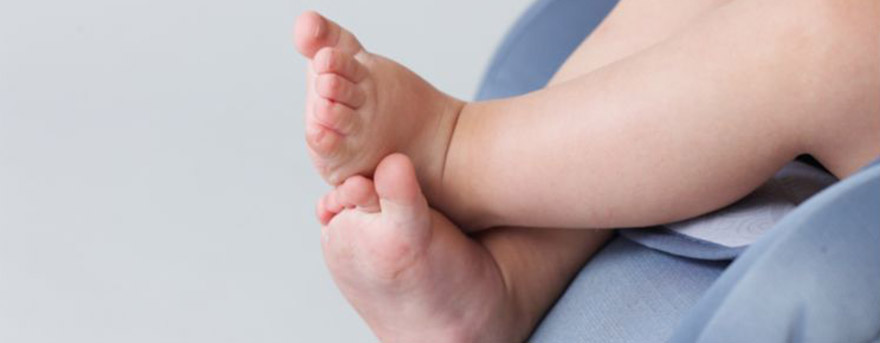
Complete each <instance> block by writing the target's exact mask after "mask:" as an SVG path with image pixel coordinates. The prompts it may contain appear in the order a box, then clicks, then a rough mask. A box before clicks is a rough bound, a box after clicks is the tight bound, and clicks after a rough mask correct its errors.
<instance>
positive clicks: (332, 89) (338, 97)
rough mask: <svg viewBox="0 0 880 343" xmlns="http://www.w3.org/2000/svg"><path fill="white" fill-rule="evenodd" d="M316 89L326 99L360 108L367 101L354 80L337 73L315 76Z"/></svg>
mask: <svg viewBox="0 0 880 343" xmlns="http://www.w3.org/2000/svg"><path fill="white" fill-rule="evenodd" d="M315 91H316V92H317V93H318V95H319V96H321V97H322V98H324V99H328V100H332V101H335V102H339V103H342V104H345V105H346V106H348V107H351V108H355V109H356V108H359V107H361V106H362V105H363V104H364V102H365V101H366V95H365V94H364V92H363V90H362V89H360V87H358V86H357V85H355V84H354V83H353V82H351V81H349V80H348V79H346V78H344V77H342V76H339V75H336V74H321V75H318V77H317V78H315Z"/></svg>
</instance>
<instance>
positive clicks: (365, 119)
mask: <svg viewBox="0 0 880 343" xmlns="http://www.w3.org/2000/svg"><path fill="white" fill-rule="evenodd" d="M295 31H296V32H295V40H296V47H297V49H298V50H299V51H300V53H301V54H302V55H303V56H305V57H306V58H308V59H310V66H309V70H308V77H307V78H308V80H307V82H308V94H307V95H306V141H307V143H308V146H309V150H310V153H311V155H312V158H313V160H314V162H315V165H316V166H317V167H318V170H319V172H320V173H321V175H322V176H323V177H324V179H325V180H327V181H328V182H329V183H330V184H332V185H338V184H339V183H341V182H342V181H343V180H345V179H346V178H347V177H349V176H352V175H356V174H361V175H367V176H369V175H371V174H372V171H373V170H375V168H376V165H377V164H378V163H379V161H380V160H381V159H382V158H383V157H385V156H388V155H389V154H391V153H393V152H402V153H405V154H407V156H409V157H410V158H412V159H413V162H414V163H415V165H416V170H417V175H418V177H419V180H420V181H422V182H423V186H425V187H428V188H429V189H433V188H436V187H435V185H436V184H438V183H439V179H440V175H441V174H442V169H443V163H444V160H445V154H446V149H447V148H448V144H449V140H450V137H451V135H452V130H453V127H454V125H455V121H456V119H457V116H458V113H459V111H460V110H461V108H462V106H463V105H464V103H463V102H461V101H459V100H456V99H454V98H452V97H450V96H448V95H446V94H443V93H441V92H440V91H438V90H437V89H435V88H434V87H432V86H431V85H430V84H428V83H427V82H426V81H424V80H423V79H421V78H420V77H419V76H417V75H416V74H414V73H413V72H411V71H409V70H408V69H406V68H404V67H403V66H401V65H400V64H397V63H395V62H393V61H391V60H389V59H386V58H383V57H381V56H378V55H374V54H371V53H369V52H367V51H366V50H365V49H364V48H363V46H362V45H361V43H360V42H358V40H357V38H355V36H354V35H352V34H351V33H350V32H348V31H347V30H345V29H344V28H342V27H340V26H339V25H337V24H336V23H334V22H332V21H330V20H328V19H326V18H324V17H322V16H321V15H319V14H317V13H315V12H307V13H304V14H303V15H301V16H300V17H299V19H297V23H296V30H295Z"/></svg>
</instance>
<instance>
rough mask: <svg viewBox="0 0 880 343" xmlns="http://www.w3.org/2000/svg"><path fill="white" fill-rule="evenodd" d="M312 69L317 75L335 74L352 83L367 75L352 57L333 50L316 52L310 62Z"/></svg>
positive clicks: (326, 49)
mask: <svg viewBox="0 0 880 343" xmlns="http://www.w3.org/2000/svg"><path fill="white" fill-rule="evenodd" d="M312 67H313V68H314V70H315V72H316V73H318V74H326V73H331V74H337V75H340V76H342V77H344V78H346V79H348V80H350V81H351V82H354V83H358V82H361V80H363V79H364V77H366V75H367V72H366V69H365V68H364V66H363V65H362V64H361V63H360V62H358V60H356V59H355V58H354V56H352V55H350V54H347V53H345V52H343V51H342V50H340V49H335V48H324V49H321V50H320V51H318V53H317V54H315V58H314V59H313V60H312Z"/></svg>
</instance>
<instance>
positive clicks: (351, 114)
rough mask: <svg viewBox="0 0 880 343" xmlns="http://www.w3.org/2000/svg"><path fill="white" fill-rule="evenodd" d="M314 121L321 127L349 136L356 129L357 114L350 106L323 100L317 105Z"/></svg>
mask: <svg viewBox="0 0 880 343" xmlns="http://www.w3.org/2000/svg"><path fill="white" fill-rule="evenodd" d="M314 120H315V121H316V122H317V124H319V125H321V126H324V127H326V128H329V129H331V130H333V131H336V132H337V133H339V134H342V135H347V134H350V133H352V132H353V131H354V129H355V124H356V123H357V114H356V112H355V111H354V110H352V109H351V108H349V107H348V106H345V105H342V104H339V103H335V102H333V101H330V100H327V99H321V100H319V101H318V102H317V104H315V108H314Z"/></svg>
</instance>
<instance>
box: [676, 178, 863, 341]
mask: <svg viewBox="0 0 880 343" xmlns="http://www.w3.org/2000/svg"><path fill="white" fill-rule="evenodd" d="M878 339H880V165H877V162H875V163H874V164H873V165H872V166H870V167H868V168H866V169H864V170H863V171H861V172H859V173H858V174H856V175H854V176H851V177H850V178H848V179H845V180H843V181H841V182H840V183H838V184H836V185H835V186H832V187H831V188H829V189H828V190H826V191H824V192H822V193H820V194H819V195H817V196H815V197H813V198H811V199H810V200H808V201H807V202H806V203H804V204H803V205H801V206H799V207H798V208H797V209H796V210H795V211H794V212H792V213H791V214H789V215H788V216H787V217H786V218H785V219H783V221H782V222H780V223H779V224H778V225H777V227H775V228H774V229H773V230H772V231H770V232H769V233H768V234H766V235H765V236H764V237H762V238H761V240H759V241H758V242H757V243H755V244H754V245H752V246H751V247H750V248H749V249H747V250H746V252H745V253H744V254H743V255H742V257H740V258H739V259H737V260H736V262H734V263H733V264H732V265H731V266H730V268H728V270H727V271H725V273H724V274H723V275H722V276H721V277H720V278H719V279H718V281H717V282H716V283H715V284H714V285H713V286H712V287H711V288H710V289H709V290H708V291H707V293H706V294H705V296H704V297H703V299H702V300H701V301H700V302H699V303H698V305H697V306H696V307H695V308H694V309H693V311H691V312H690V314H689V315H687V316H686V317H685V318H684V320H683V321H682V324H681V327H680V328H679V330H678V332H677V333H676V334H675V336H674V337H673V339H672V341H673V342H718V343H723V342H817V343H818V342H873V341H876V340H878Z"/></svg>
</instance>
